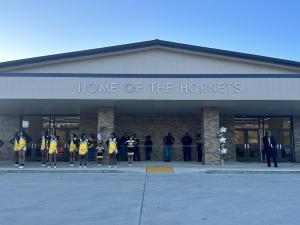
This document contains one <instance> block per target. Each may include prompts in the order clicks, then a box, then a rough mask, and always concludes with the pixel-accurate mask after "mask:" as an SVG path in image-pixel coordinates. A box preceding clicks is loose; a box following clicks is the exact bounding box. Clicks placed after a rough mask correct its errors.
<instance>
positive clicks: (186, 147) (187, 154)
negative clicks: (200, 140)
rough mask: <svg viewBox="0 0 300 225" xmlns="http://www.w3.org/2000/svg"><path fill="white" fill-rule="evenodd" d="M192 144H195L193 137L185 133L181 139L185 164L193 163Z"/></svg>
mask: <svg viewBox="0 0 300 225" xmlns="http://www.w3.org/2000/svg"><path fill="white" fill-rule="evenodd" d="M192 142H193V139H192V137H191V136H190V135H189V134H188V133H185V135H184V136H183V137H182V139H181V143H182V145H183V160H184V161H185V162H186V161H191V158H192V157H191V153H192V146H191V145H192Z"/></svg>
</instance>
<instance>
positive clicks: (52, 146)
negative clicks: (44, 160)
mask: <svg viewBox="0 0 300 225" xmlns="http://www.w3.org/2000/svg"><path fill="white" fill-rule="evenodd" d="M56 150H57V140H56V139H51V141H50V147H49V154H53V153H55V152H56Z"/></svg>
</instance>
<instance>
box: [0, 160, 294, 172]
mask: <svg viewBox="0 0 300 225" xmlns="http://www.w3.org/2000/svg"><path fill="white" fill-rule="evenodd" d="M147 166H171V167H172V168H173V170H174V173H175V174H181V173H204V174H252V173H300V163H279V167H277V168H275V167H270V168H269V167H267V165H266V163H240V162H230V163H226V164H225V165H224V166H220V165H215V166H206V165H202V164H200V163H198V162H171V163H165V162H160V161H152V162H145V161H143V162H134V165H133V167H129V166H128V164H127V162H119V163H118V166H117V168H108V165H102V166H100V167H99V166H97V165H96V164H95V162H90V163H89V164H88V167H87V168H85V169H84V168H78V163H77V165H75V166H74V167H70V166H69V163H67V162H58V163H57V168H56V169H54V168H51V169H49V168H47V167H42V166H41V164H40V163H38V162H27V163H26V164H25V168H24V169H18V168H15V167H14V166H13V164H12V163H11V162H0V173H146V168H147Z"/></svg>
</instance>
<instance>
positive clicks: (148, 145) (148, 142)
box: [144, 135, 153, 161]
mask: <svg viewBox="0 0 300 225" xmlns="http://www.w3.org/2000/svg"><path fill="white" fill-rule="evenodd" d="M144 145H145V152H146V160H147V161H150V160H151V152H152V145H153V142H152V140H151V136H150V135H147V136H146V140H145V143H144Z"/></svg>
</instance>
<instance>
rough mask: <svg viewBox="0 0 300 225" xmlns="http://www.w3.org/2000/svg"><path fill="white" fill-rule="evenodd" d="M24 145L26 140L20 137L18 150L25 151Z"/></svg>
mask: <svg viewBox="0 0 300 225" xmlns="http://www.w3.org/2000/svg"><path fill="white" fill-rule="evenodd" d="M26 144H27V142H26V139H25V138H23V137H22V136H21V137H20V140H19V150H26Z"/></svg>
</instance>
